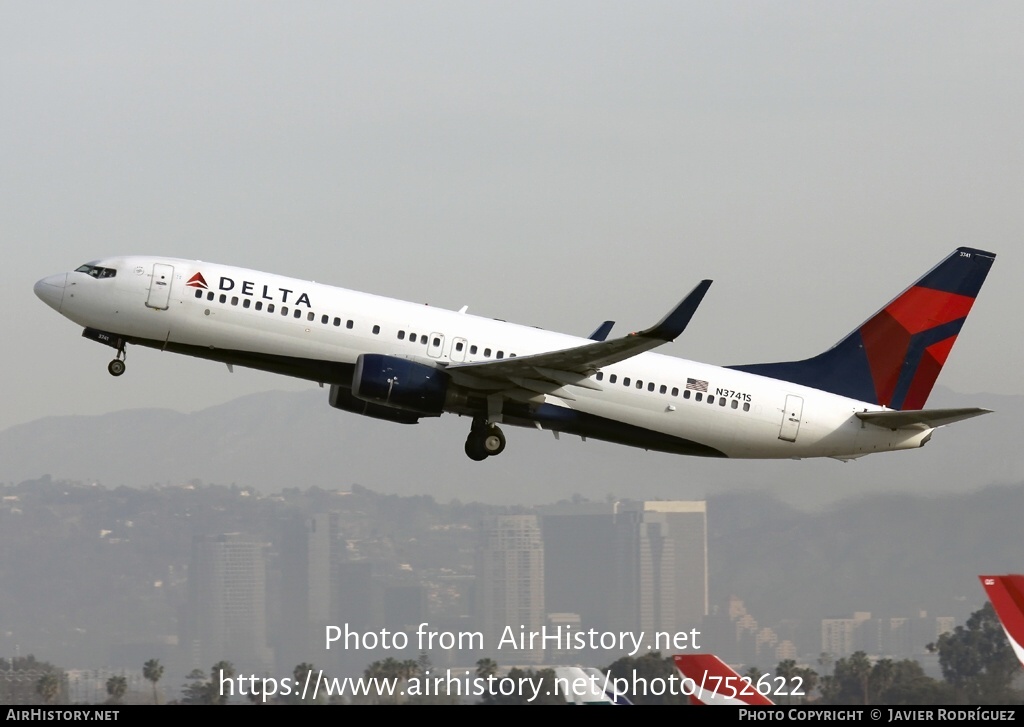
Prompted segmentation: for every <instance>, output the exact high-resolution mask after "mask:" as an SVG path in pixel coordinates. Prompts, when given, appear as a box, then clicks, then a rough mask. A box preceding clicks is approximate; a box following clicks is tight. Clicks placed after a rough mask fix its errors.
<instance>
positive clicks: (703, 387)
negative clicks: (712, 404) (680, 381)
mask: <svg viewBox="0 0 1024 727" xmlns="http://www.w3.org/2000/svg"><path fill="white" fill-rule="evenodd" d="M686 388H687V389H692V390H693V391H703V392H704V393H705V394H706V393H708V382H707V381H701V380H700V379H687V380H686Z"/></svg>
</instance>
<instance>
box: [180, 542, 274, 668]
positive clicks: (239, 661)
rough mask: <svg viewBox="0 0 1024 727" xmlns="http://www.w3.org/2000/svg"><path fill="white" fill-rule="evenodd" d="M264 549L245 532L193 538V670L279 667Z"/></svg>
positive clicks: (190, 578)
mask: <svg viewBox="0 0 1024 727" xmlns="http://www.w3.org/2000/svg"><path fill="white" fill-rule="evenodd" d="M263 547H264V546H263V544H262V543H261V542H258V541H256V540H254V539H253V538H251V537H249V536H246V535H243V534H241V533H224V534H221V535H199V536H195V537H194V538H193V539H192V557H191V561H190V564H189V572H188V597H189V603H188V615H187V623H186V624H185V625H184V626H185V630H186V632H187V636H186V638H185V644H186V645H187V648H188V652H189V653H188V655H187V657H188V660H189V662H190V663H191V665H192V666H194V667H198V668H202V669H209V668H210V667H211V666H212V665H213V664H215V663H216V662H218V661H224V660H226V661H230V662H231V663H232V664H233V665H234V667H235V669H236V670H237V671H238V672H239V673H242V672H247V673H248V672H255V673H261V672H264V671H267V670H270V669H273V653H272V651H271V650H270V648H269V647H268V646H267V618H266V563H265V561H264V556H263Z"/></svg>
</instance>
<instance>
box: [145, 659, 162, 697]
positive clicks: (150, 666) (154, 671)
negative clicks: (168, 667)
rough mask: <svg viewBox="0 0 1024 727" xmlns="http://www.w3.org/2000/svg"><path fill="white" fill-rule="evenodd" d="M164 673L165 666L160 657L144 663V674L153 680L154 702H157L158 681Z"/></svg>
mask: <svg viewBox="0 0 1024 727" xmlns="http://www.w3.org/2000/svg"><path fill="white" fill-rule="evenodd" d="M163 675H164V667H163V665H161V664H160V660H159V659H150V660H149V661H147V662H146V663H145V664H143V665H142V676H144V677H146V679H148V680H149V681H151V682H153V704H156V703H157V698H156V683H157V682H158V681H160V678H161V677H163Z"/></svg>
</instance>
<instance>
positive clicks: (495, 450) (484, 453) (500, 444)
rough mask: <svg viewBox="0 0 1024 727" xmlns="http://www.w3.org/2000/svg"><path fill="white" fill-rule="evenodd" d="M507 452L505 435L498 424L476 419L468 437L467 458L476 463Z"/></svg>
mask: <svg viewBox="0 0 1024 727" xmlns="http://www.w3.org/2000/svg"><path fill="white" fill-rule="evenodd" d="M504 450H505V434H504V433H503V432H502V431H501V429H499V428H498V426H497V425H496V424H491V423H490V422H487V421H485V420H483V419H474V420H473V426H472V427H470V430H469V436H468V437H466V456H468V457H469V458H470V459H471V460H473V461H474V462H482V461H483V460H485V459H487V458H488V457H493V456H495V455H497V454H501V453H502V452H503V451H504Z"/></svg>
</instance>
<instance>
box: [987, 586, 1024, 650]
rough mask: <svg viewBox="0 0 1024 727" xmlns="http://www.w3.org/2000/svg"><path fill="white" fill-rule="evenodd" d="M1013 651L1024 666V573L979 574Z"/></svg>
mask: <svg viewBox="0 0 1024 727" xmlns="http://www.w3.org/2000/svg"><path fill="white" fill-rule="evenodd" d="M978 578H979V579H980V580H981V585H982V586H984V587H985V593H986V594H988V600H990V601H991V602H992V607H993V608H994V609H995V610H996V616H998V617H999V623H1001V624H1002V625H1003V631H1005V632H1006V638H1008V639H1009V640H1010V646H1012V647H1013V653H1015V654H1016V655H1017V659H1018V660H1019V661H1020V663H1021V665H1022V666H1024V575H1016V574H1014V575H1005V576H978Z"/></svg>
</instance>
